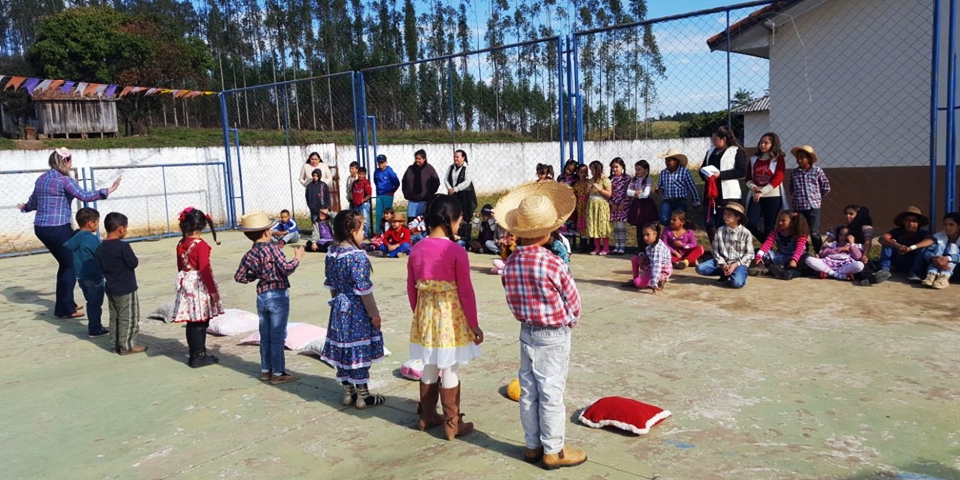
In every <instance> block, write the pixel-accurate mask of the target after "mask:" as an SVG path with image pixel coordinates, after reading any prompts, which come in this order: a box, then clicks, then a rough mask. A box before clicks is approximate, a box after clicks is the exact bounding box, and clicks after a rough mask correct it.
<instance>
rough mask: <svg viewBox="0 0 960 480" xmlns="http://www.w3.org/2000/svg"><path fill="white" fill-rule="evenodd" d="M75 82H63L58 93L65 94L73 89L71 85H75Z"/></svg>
mask: <svg viewBox="0 0 960 480" xmlns="http://www.w3.org/2000/svg"><path fill="white" fill-rule="evenodd" d="M76 84H77V83H76V82H70V81H67V82H63V88H61V89H60V93H62V94H64V95H66V94H69V93H70V92H71V91H73V86H74V85H76Z"/></svg>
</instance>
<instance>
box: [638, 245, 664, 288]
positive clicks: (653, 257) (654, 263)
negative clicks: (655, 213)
mask: <svg viewBox="0 0 960 480" xmlns="http://www.w3.org/2000/svg"><path fill="white" fill-rule="evenodd" d="M643 255H644V256H645V257H647V261H648V262H650V274H651V278H652V281H653V284H654V285H656V284H657V283H660V280H662V278H661V277H660V276H661V275H662V274H663V270H664V269H665V268H667V265H670V249H669V248H667V244H666V243H663V240H660V239H657V242H656V243H654V244H653V245H648V246H647V248H646V249H644V251H643Z"/></svg>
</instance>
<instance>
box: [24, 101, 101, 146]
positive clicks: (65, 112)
mask: <svg viewBox="0 0 960 480" xmlns="http://www.w3.org/2000/svg"><path fill="white" fill-rule="evenodd" d="M33 104H34V109H35V112H36V116H37V136H38V137H39V138H88V137H98V138H103V137H115V136H116V135H117V130H118V128H117V100H116V99H114V98H103V97H78V96H76V95H73V94H63V93H60V92H58V91H46V92H39V93H37V94H36V95H34V97H33Z"/></svg>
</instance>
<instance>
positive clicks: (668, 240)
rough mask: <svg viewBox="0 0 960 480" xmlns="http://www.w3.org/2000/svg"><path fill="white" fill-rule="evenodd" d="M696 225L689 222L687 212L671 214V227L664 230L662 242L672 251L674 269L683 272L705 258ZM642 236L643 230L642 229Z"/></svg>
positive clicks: (675, 211)
mask: <svg viewBox="0 0 960 480" xmlns="http://www.w3.org/2000/svg"><path fill="white" fill-rule="evenodd" d="M695 229H696V225H694V224H693V222H691V221H689V220H687V212H684V211H683V210H674V212H673V213H671V214H670V226H669V228H664V229H663V234H662V235H661V236H660V240H663V243H664V244H665V245H666V246H667V248H669V249H670V263H672V264H673V268H675V269H677V270H683V269H684V268H687V267H688V266H691V265H692V266H694V267H695V266H697V259H698V258H700V257H702V256H703V247H701V246H700V245H698V244H697V235H696V233H694V230H695ZM640 230H641V235H642V234H643V229H642V228H641V229H640Z"/></svg>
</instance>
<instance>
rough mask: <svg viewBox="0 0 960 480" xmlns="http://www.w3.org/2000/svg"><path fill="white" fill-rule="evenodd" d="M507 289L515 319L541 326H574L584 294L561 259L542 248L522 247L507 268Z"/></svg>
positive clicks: (502, 279)
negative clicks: (581, 297)
mask: <svg viewBox="0 0 960 480" xmlns="http://www.w3.org/2000/svg"><path fill="white" fill-rule="evenodd" d="M501 281H502V282H503V289H504V290H505V291H506V294H507V305H508V306H509V307H510V311H511V312H513V316H514V317H516V319H517V320H519V321H520V322H522V323H525V324H527V325H533V326H537V327H551V328H559V327H563V326H570V327H573V326H574V325H576V324H577V322H578V321H579V319H580V293H579V292H578V291H577V285H576V283H574V281H573V277H572V276H571V275H570V271H569V270H568V269H567V266H566V265H565V264H564V263H563V260H561V259H560V257H558V256H556V255H554V254H553V253H552V252H551V251H550V250H547V249H546V248H543V247H542V246H539V245H531V246H527V247H522V246H518V247H517V248H516V250H514V252H513V255H510V259H509V260H507V265H506V267H504V269H503V277H502V278H501Z"/></svg>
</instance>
